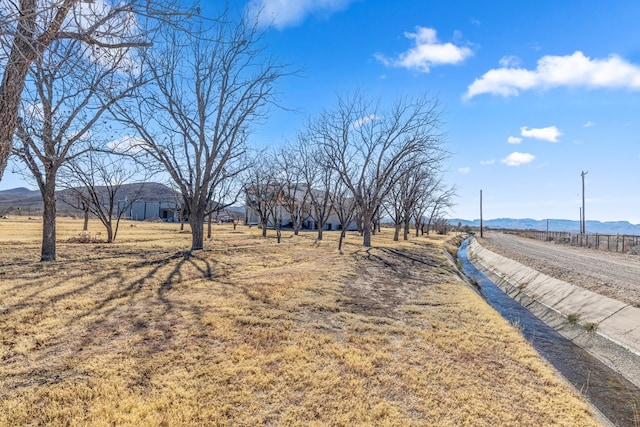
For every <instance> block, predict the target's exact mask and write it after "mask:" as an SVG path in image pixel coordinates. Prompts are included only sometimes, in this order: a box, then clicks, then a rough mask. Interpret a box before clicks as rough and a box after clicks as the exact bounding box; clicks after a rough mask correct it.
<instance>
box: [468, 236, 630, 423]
mask: <svg viewBox="0 0 640 427" xmlns="http://www.w3.org/2000/svg"><path fill="white" fill-rule="evenodd" d="M468 243H469V241H468V240H465V241H464V242H463V243H462V245H461V246H460V249H459V250H458V260H459V262H460V264H461V266H462V271H463V272H464V274H465V275H466V276H467V277H470V278H472V279H473V280H475V281H476V282H477V284H478V286H479V287H480V291H481V292H482V294H483V295H484V297H485V298H486V299H487V301H488V302H489V303H490V304H491V305H492V306H493V307H494V308H495V309H496V310H498V312H499V313H500V314H501V315H502V316H503V317H504V318H505V319H507V320H508V321H509V322H511V323H512V324H514V325H517V326H518V327H519V328H520V329H521V330H522V333H523V334H524V336H525V338H526V339H527V340H528V341H530V342H531V343H532V344H533V346H534V348H535V349H536V350H537V351H538V352H539V353H540V354H541V355H542V356H543V357H544V358H545V359H546V360H548V361H549V363H551V364H552V365H553V366H554V367H555V368H556V369H557V370H558V371H560V372H561V373H562V375H563V376H564V377H565V378H566V379H567V380H568V381H569V382H571V384H573V385H574V386H575V388H576V389H577V390H579V391H580V392H581V393H582V394H583V395H585V396H586V398H587V399H588V400H589V401H590V402H591V403H592V404H593V405H594V406H595V407H596V408H598V409H599V410H600V412H602V413H603V414H604V415H605V416H606V417H607V418H608V419H609V420H610V421H611V422H612V423H613V424H615V425H616V426H625V427H626V426H632V427H640V389H639V388H638V387H636V386H635V385H634V384H633V383H631V382H629V381H628V380H627V379H625V378H624V377H623V376H621V375H620V374H618V373H617V372H615V371H614V370H612V369H611V368H609V367H607V366H606V365H604V364H603V363H602V362H600V361H599V360H597V359H596V358H594V357H593V356H591V355H590V354H589V353H587V352H586V351H585V350H583V349H582V348H580V347H578V346H577V345H575V344H574V343H572V342H571V341H569V340H567V339H566V338H564V337H563V336H562V335H560V334H559V333H558V332H556V330H555V329H553V328H551V327H550V326H548V325H547V324H546V323H544V322H543V321H542V320H540V319H538V318H537V317H536V316H534V315H533V314H532V313H531V312H530V311H529V310H527V309H526V308H525V307H524V306H522V305H521V304H520V303H519V302H517V301H515V300H514V299H512V298H511V297H509V296H508V295H507V294H506V293H504V292H503V291H502V290H501V289H500V288H499V287H498V286H497V285H495V284H494V283H493V282H492V281H491V280H490V279H489V278H488V277H487V276H485V275H484V274H483V273H482V272H481V271H479V270H478V269H477V268H475V266H474V265H473V264H472V263H471V261H469V258H468V257H467V246H468Z"/></svg>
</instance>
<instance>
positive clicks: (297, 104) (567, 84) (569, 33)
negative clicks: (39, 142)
mask: <svg viewBox="0 0 640 427" xmlns="http://www.w3.org/2000/svg"><path fill="white" fill-rule="evenodd" d="M207 1H209V2H211V1H213V0H206V1H203V2H202V3H203V10H204V12H205V13H206V11H207ZM237 3H238V4H239V5H246V7H249V8H261V9H262V10H263V15H262V16H264V17H265V18H266V19H267V20H269V21H271V20H272V22H273V28H272V29H271V30H269V33H268V35H267V42H268V43H269V50H270V52H271V53H273V54H274V55H275V56H277V57H279V58H280V59H281V60H282V61H284V62H287V63H290V64H291V65H292V67H294V68H301V69H302V71H301V73H300V75H299V76H298V77H294V78H289V79H287V80H286V81H283V82H282V83H281V84H280V85H279V87H278V89H279V91H280V92H281V103H282V105H283V106H285V107H286V108H288V109H289V111H280V110H273V111H272V112H271V114H270V118H269V120H268V121H267V122H266V123H265V124H264V125H263V126H260V127H257V128H256V132H255V134H254V135H253V141H254V143H256V144H259V145H277V144H281V143H283V141H285V140H287V139H288V140H293V139H294V138H295V135H296V132H297V131H298V130H300V129H301V128H302V127H303V126H304V119H305V117H308V116H313V115H314V114H317V113H318V112H319V111H320V110H322V109H323V108H331V107H332V106H333V105H334V103H335V97H336V94H338V93H344V92H346V91H352V90H354V89H360V90H362V91H363V92H365V93H367V94H369V95H370V96H373V97H381V99H383V100H384V99H389V100H392V99H393V98H395V97H396V96H398V95H404V94H422V93H428V94H430V95H433V96H437V97H438V99H439V100H440V102H441V103H442V105H443V108H444V110H445V125H444V131H446V133H447V146H448V149H449V150H450V151H451V152H452V154H453V155H452V157H451V158H450V160H449V161H448V169H449V170H448V172H447V180H448V182H449V183H451V184H456V185H457V187H458V198H457V200H456V202H457V205H456V206H455V207H454V208H453V209H452V211H451V216H452V217H460V218H465V219H474V218H478V216H479V208H478V205H479V192H480V190H481V189H482V190H483V195H484V217H485V218H499V217H515V218H524V217H529V218H536V219H544V218H567V219H578V217H579V207H580V206H581V177H580V173H581V172H582V171H588V172H589V173H588V175H586V181H585V182H586V216H587V219H588V220H602V221H612V220H628V221H631V222H632V223H640V197H639V194H638V190H637V184H634V183H635V182H637V175H638V174H639V173H640V172H639V171H640V116H639V114H638V113H639V112H640V26H638V24H637V22H638V19H639V18H640V2H638V1H631V0H630V1H615V0H612V1H607V2H604V1H596V0H584V1H580V0H575V1H568V0H567V1H547V0H538V1H518V2H514V1H491V2H488V1H484V2H483V1H471V0H470V1H455V0H449V1H426V0H413V1H408V0H407V1H403V0H398V1H393V2H391V1H388V0H351V1H350V0H252V1H250V2H240V1H238V2H237ZM211 4H213V3H211ZM19 185H24V183H21V182H20V181H19V180H18V179H16V178H15V177H13V176H11V175H10V174H8V173H7V174H6V176H5V178H4V179H3V181H2V182H0V189H6V188H12V187H16V186H19Z"/></svg>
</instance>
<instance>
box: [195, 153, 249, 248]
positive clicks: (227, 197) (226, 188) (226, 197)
mask: <svg viewBox="0 0 640 427" xmlns="http://www.w3.org/2000/svg"><path fill="white" fill-rule="evenodd" d="M248 162H249V160H246V161H245V165H246V167H247V168H248V167H249V166H250V164H249V163H248ZM243 191H244V189H243V186H242V183H241V182H240V180H239V179H237V177H234V179H224V180H222V182H221V183H220V184H219V185H217V186H216V187H215V189H214V193H213V195H212V196H211V201H210V202H209V207H208V209H207V212H206V214H205V215H207V217H208V221H207V239H211V223H212V221H213V215H214V214H215V216H216V217H218V216H219V215H220V213H221V212H223V211H225V210H226V209H227V208H228V207H229V206H232V205H233V204H235V203H236V202H237V201H238V200H239V198H240V195H241V194H242V193H243ZM235 226H236V224H235V222H234V230H235Z"/></svg>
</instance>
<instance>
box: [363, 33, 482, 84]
mask: <svg viewBox="0 0 640 427" xmlns="http://www.w3.org/2000/svg"><path fill="white" fill-rule="evenodd" d="M404 35H405V37H406V38H408V39H412V40H413V41H414V46H413V47H412V48H410V49H409V50H407V51H406V52H403V53H401V54H400V55H398V56H397V57H396V58H388V57H386V56H385V55H383V54H380V53H377V54H376V55H375V57H376V59H377V60H378V61H380V62H382V63H383V64H384V65H386V66H387V67H400V68H407V69H409V70H416V71H419V72H421V73H428V72H429V71H430V70H431V67H432V66H437V65H445V64H459V63H461V62H463V61H464V60H465V59H467V58H468V57H470V56H471V55H473V52H472V51H471V49H469V48H468V47H463V46H462V47H461V46H456V45H454V44H453V43H440V42H439V41H438V37H437V35H436V30H434V29H433V28H425V27H420V26H418V27H416V32H415V33H410V32H405V33H404ZM456 37H459V33H457V32H456Z"/></svg>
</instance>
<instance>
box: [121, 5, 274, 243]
mask: <svg viewBox="0 0 640 427" xmlns="http://www.w3.org/2000/svg"><path fill="white" fill-rule="evenodd" d="M263 35H264V33H262V32H260V31H259V29H258V22H257V18H256V19H255V20H248V19H245V18H244V17H240V18H236V17H234V16H232V15H231V14H230V13H228V14H227V15H226V16H224V17H221V18H220V20H219V21H218V22H217V23H215V24H214V25H213V28H212V29H211V30H207V31H198V32H196V33H195V34H194V33H185V32H180V33H178V32H175V31H171V32H169V33H168V34H166V39H165V41H164V43H163V44H162V46H160V44H159V43H158V48H157V49H154V51H153V52H152V53H151V54H150V55H149V56H148V57H147V59H146V63H147V65H148V69H149V72H150V73H151V75H152V77H153V82H154V84H153V85H149V86H146V87H145V88H144V93H140V94H139V98H138V104H137V105H133V106H126V105H119V106H118V108H117V112H116V114H117V115H118V116H119V117H121V118H122V120H123V121H124V122H126V123H127V124H128V125H129V126H132V127H133V128H135V130H136V131H137V134H138V137H139V138H141V140H142V142H141V143H140V145H139V146H140V147H141V148H142V149H144V150H145V151H146V152H148V153H149V154H150V155H151V156H152V157H153V158H154V159H155V160H156V161H158V162H160V163H161V164H162V165H163V166H164V168H165V169H166V171H167V173H168V174H169V176H170V177H171V179H172V180H173V181H174V183H175V186H176V187H177V188H178V189H179V191H180V193H181V194H182V198H183V204H184V207H185V209H186V212H187V215H188V220H189V224H190V226H191V233H192V243H191V250H199V249H202V248H203V240H204V239H203V237H204V236H203V235H204V232H203V225H204V219H205V215H206V213H207V207H208V206H209V203H210V202H211V200H212V196H213V194H214V193H215V190H216V188H217V187H218V186H219V185H221V184H222V183H223V182H224V181H225V180H227V179H233V178H234V177H236V176H238V175H239V174H240V173H241V172H242V171H243V170H244V169H246V164H244V163H243V161H244V159H245V154H246V151H247V146H246V140H247V134H248V133H249V131H250V127H251V126H252V125H253V124H255V123H256V122H258V121H260V120H262V119H263V118H264V117H265V114H266V111H267V108H268V107H269V106H270V105H272V104H273V103H274V102H275V93H274V92H275V91H274V84H275V83H276V82H277V81H278V80H279V79H280V78H281V77H283V76H284V75H285V74H286V71H285V67H284V66H281V65H280V64H278V63H276V62H275V61H274V60H273V59H271V58H268V57H266V56H265V55H264V49H265V48H264V46H263V44H262V43H263ZM160 47H162V49H160Z"/></svg>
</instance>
